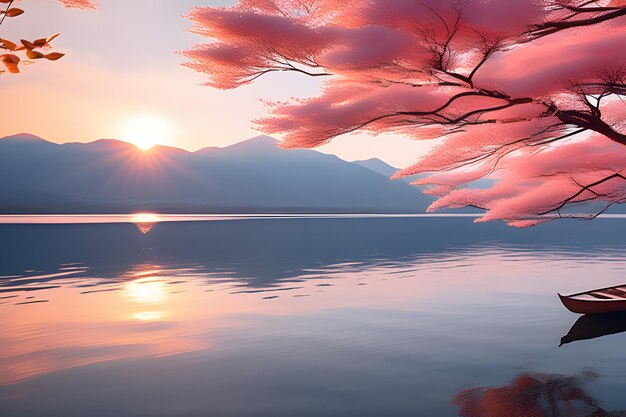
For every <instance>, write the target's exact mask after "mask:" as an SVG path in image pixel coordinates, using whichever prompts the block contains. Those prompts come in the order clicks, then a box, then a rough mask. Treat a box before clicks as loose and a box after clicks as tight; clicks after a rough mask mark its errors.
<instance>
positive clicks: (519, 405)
mask: <svg viewBox="0 0 626 417" xmlns="http://www.w3.org/2000/svg"><path fill="white" fill-rule="evenodd" d="M596 378H597V375H596V374H595V373H593V372H590V371H588V372H584V373H582V374H580V375H576V376H565V375H550V374H542V373H522V374H520V375H518V376H517V377H516V378H515V379H514V380H513V381H512V382H511V384H509V385H507V386H503V387H492V388H472V389H468V390H464V391H461V392H460V393H459V394H457V395H456V397H455V398H454V400H453V403H454V404H456V405H457V406H459V407H460V410H459V415H460V416H463V417H505V416H524V417H545V416H550V417H602V416H604V417H609V416H615V417H617V416H624V415H626V411H614V412H608V411H606V410H604V409H603V408H601V407H600V406H599V401H598V400H597V399H596V398H594V397H593V396H591V394H589V393H588V392H587V390H586V389H585V385H586V384H588V383H589V382H591V381H593V380H595V379H596Z"/></svg>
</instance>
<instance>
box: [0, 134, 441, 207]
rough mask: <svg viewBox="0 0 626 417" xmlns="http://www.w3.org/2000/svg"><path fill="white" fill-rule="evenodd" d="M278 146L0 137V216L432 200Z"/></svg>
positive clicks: (370, 170)
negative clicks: (144, 145)
mask: <svg viewBox="0 0 626 417" xmlns="http://www.w3.org/2000/svg"><path fill="white" fill-rule="evenodd" d="M277 143H278V142H277V141H276V140H275V139H273V138H271V137H268V136H259V137H256V138H252V139H249V140H246V141H244V142H241V143H237V144H235V145H232V146H229V147H226V148H205V149H201V150H199V151H196V152H187V151H185V150H182V149H178V148H172V147H166V146H156V147H154V148H153V149H151V150H150V151H149V152H144V151H141V150H139V149H138V148H136V147H135V146H134V145H131V144H129V143H126V142H122V141H118V140H113V139H102V140H98V141H95V142H91V143H67V144H63V145H59V144H55V143H51V142H48V141H46V140H44V139H41V138H39V137H36V136H33V135H29V134H19V135H15V136H10V137H6V138H2V139H0V212H4V213H45V212H47V213H59V212H65V213H86V212H102V213H110V212H127V211H129V210H132V211H136V210H158V211H164V212H198V213H202V212H206V213H211V212H220V211H222V212H224V211H228V212H253V211H267V212H392V213H393V212H423V211H424V210H425V208H426V207H427V206H428V205H429V204H430V202H431V201H432V198H430V197H427V196H424V195H422V194H421V193H420V192H419V190H417V189H415V188H414V187H411V186H409V185H408V184H406V183H405V182H403V181H391V180H389V179H388V175H386V174H383V173H382V172H379V171H378V170H377V169H375V167H368V166H367V165H365V166H361V164H358V163H350V162H346V161H343V160H341V159H339V158H337V157H336V156H332V155H326V154H323V153H320V152H316V151H312V150H283V149H280V148H279V147H278V146H277ZM380 162H381V163H383V162H382V161H380ZM383 164H384V163H383ZM390 168H391V169H393V168H392V167H390Z"/></svg>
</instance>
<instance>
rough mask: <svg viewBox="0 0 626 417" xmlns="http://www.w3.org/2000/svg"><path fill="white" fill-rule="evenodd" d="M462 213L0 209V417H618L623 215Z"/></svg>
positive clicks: (625, 245) (625, 367) (623, 383)
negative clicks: (500, 219)
mask: <svg viewBox="0 0 626 417" xmlns="http://www.w3.org/2000/svg"><path fill="white" fill-rule="evenodd" d="M29 219H30V220H29ZM163 220H169V221H165V222H164V221H163ZM472 220H473V219H472V218H471V217H450V216H332V215H329V216H299V215H294V216H284V217H283V216H265V215H245V216H244V215H242V216H228V215H224V216H219V215H218V216H208V217H202V216H200V217H194V216H176V217H171V218H168V217H167V216H166V217H162V216H161V217H158V216H157V217H154V216H143V217H128V216H126V217H124V216H122V217H119V216H118V217H116V216H113V217H111V216H100V217H98V218H94V217H93V216H92V217H89V216H87V217H85V216H77V217H76V216H75V217H59V216H47V217H29V218H23V217H20V218H15V217H13V218H9V217H4V218H0V222H4V224H0V316H1V317H2V320H1V321H0V416H3V417H4V416H7V417H22V416H24V417H26V416H28V417H37V416H46V417H57V416H58V417H61V416H62V417H71V416H77V417H78V416H80V417H84V416H90V417H94V416H95V417H99V416H122V417H124V416H133V417H134V416H177V417H178V416H183V417H187V416H189V417H192V416H193V417H196V416H198V417H200V416H246V417H247V416H255V417H256V416H262V417H265V416H268V417H269V416H272V417H274V416H294V417H307V416H311V417H313V416H377V417H378V416H412V417H415V416H426V417H430V416H457V415H463V416H470V417H475V416H486V417H490V416H505V415H524V416H533V415H537V416H540V415H553V416H561V415H563V416H590V415H591V414H592V413H594V412H596V413H598V414H594V415H598V416H599V415H607V416H608V415H615V416H617V415H622V414H621V413H620V412H619V410H626V400H625V399H624V395H623V393H624V390H626V378H624V376H626V361H624V351H625V347H626V333H621V330H626V318H624V325H623V326H622V325H621V322H619V318H617V319H615V318H614V319H615V320H618V323H617V324H616V323H613V327H612V329H613V331H611V332H610V333H615V334H613V335H606V336H604V337H596V338H589V339H588V340H575V339H576V338H574V340H572V338H571V337H570V338H569V339H568V338H566V339H565V342H568V343H565V344H563V345H562V346H559V345H560V344H561V338H562V337H563V336H565V335H566V334H567V333H568V332H570V328H572V326H574V323H576V326H574V327H575V329H572V330H573V334H574V333H575V334H577V335H580V334H582V335H586V334H590V333H594V331H596V333H597V330H598V328H600V327H602V326H599V327H598V326H596V325H592V326H591V327H590V325H589V322H588V321H585V319H584V318H583V319H581V320H582V321H580V320H579V321H578V322H577V320H578V319H579V316H577V315H574V314H572V313H569V312H568V311H566V310H565V309H564V308H563V306H562V305H561V303H560V302H559V300H558V298H557V296H556V294H557V293H558V292H560V293H564V294H568V293H573V292H578V291H583V290H586V289H591V288H599V287H605V286H611V285H616V284H622V283H626V258H625V257H624V253H625V251H626V240H625V239H624V231H626V219H621V218H604V219H597V220H595V221H593V222H585V221H562V222H554V223H550V224H545V225H542V226H538V227H535V228H531V229H524V230H519V229H512V228H507V227H506V226H504V225H502V224H499V223H489V224H474V223H473V222H472ZM25 221H26V222H29V223H33V224H19V223H24V222H25ZM133 221H134V222H135V223H136V224H133V223H131V222H133ZM609 327H610V326H609ZM622 327H623V329H622ZM595 336H602V334H599V335H598V334H595ZM535 410H544V411H541V412H539V411H535ZM545 410H550V412H551V413H552V414H547V413H546V411H545ZM609 412H611V414H609ZM533 413H534V414H533ZM601 413H605V414H601Z"/></svg>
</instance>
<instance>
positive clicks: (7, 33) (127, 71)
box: [0, 0, 429, 166]
mask: <svg viewBox="0 0 626 417" xmlns="http://www.w3.org/2000/svg"><path fill="white" fill-rule="evenodd" d="M233 3H235V2H234V1H216V0H213V1H211V0H177V1H170V2H159V3H158V4H159V6H158V7H155V2H154V1H152V0H133V1H130V2H129V1H123V0H105V1H101V2H100V7H99V9H98V10H96V11H81V10H68V9H64V8H63V7H62V6H61V5H60V4H58V3H57V2H52V1H32V0H25V1H24V2H22V3H21V6H20V7H22V8H23V9H25V10H26V13H25V14H24V15H22V16H20V17H19V18H15V19H11V20H7V22H5V24H3V26H2V33H1V34H0V36H1V37H3V38H9V39H13V40H19V39H20V38H27V39H29V38H30V39H34V38H39V37H42V36H49V35H51V34H54V33H56V32H61V34H62V35H61V37H59V38H58V39H56V40H55V41H54V43H53V44H54V47H55V50H58V51H62V52H64V53H66V54H67V56H66V57H64V58H63V59H61V60H59V61H57V62H54V63H50V62H37V65H33V66H30V67H29V66H24V67H23V68H22V71H23V73H22V74H20V75H4V76H3V77H2V86H3V95H4V97H11V98H12V99H11V100H6V99H5V100H3V101H2V102H1V103H0V110H1V111H2V114H3V115H4V123H2V124H1V125H0V136H6V135H10V134H15V133H18V132H28V133H33V134H36V135H39V136H41V137H43V138H45V139H48V140H51V141H55V142H59V143H63V142H89V141H93V140H97V139H101V138H115V139H122V140H129V141H133V142H137V139H136V138H135V137H132V136H133V134H136V130H137V127H133V126H136V125H137V124H139V125H140V127H139V129H140V130H141V126H144V125H146V124H148V125H150V123H151V122H150V121H154V123H152V130H156V131H157V132H158V136H160V140H159V141H160V142H164V144H166V145H171V146H176V147H182V148H185V149H188V150H196V149H200V148H203V147H208V146H220V147H221V146H226V145H229V144H232V143H235V142H239V141H241V140H244V139H247V138H249V137H252V136H256V135H258V134H260V133H259V132H258V131H256V130H254V125H253V123H252V120H254V119H256V118H258V117H261V116H263V115H264V114H265V108H264V105H263V104H262V103H261V102H260V100H261V99H270V100H282V99H288V98H290V97H294V96H298V97H305V96H311V95H317V92H318V91H319V87H320V84H319V81H318V80H314V79H310V78H307V77H306V76H301V75H295V74H278V75H275V76H267V77H266V78H264V79H261V80H259V82H257V83H255V84H253V85H251V86H246V87H242V88H239V89H237V90H231V91H221V90H216V89H213V88H210V87H204V86H200V84H201V83H202V82H203V81H204V77H203V76H202V75H200V74H197V73H195V72H193V71H191V70H189V69H187V68H184V67H182V66H181V65H180V64H181V63H182V62H184V58H183V57H181V56H180V55H178V54H177V53H176V52H177V51H181V50H184V49H187V48H189V47H190V46H191V45H193V43H194V42H202V38H200V37H198V36H196V35H193V34H190V33H188V32H187V29H189V28H190V26H191V24H190V23H189V22H188V21H187V20H186V19H184V18H183V17H182V16H183V15H184V14H185V13H187V12H188V11H189V10H190V8H191V7H193V6H196V5H200V6H223V5H229V4H233ZM146 119H147V120H148V122H145V120H146ZM148 130H150V129H148ZM357 144H358V146H355V145H357ZM428 146H429V145H428V144H427V143H424V142H422V143H419V142H414V141H411V140H409V139H405V138H399V137H389V136H387V137H385V136H379V137H377V138H370V137H368V136H367V135H359V136H347V137H345V138H341V139H339V140H337V141H335V142H334V143H333V144H331V145H326V146H324V147H322V148H320V150H322V151H324V152H328V153H335V154H337V155H338V156H340V157H342V158H344V159H347V160H355V159H365V158H370V157H373V156H377V157H380V158H381V159H384V160H386V161H387V162H389V163H391V164H393V165H395V166H406V165H409V164H411V163H413V162H414V161H415V160H416V158H417V157H418V156H419V155H420V154H422V153H423V152H424V150H425V149H427V148H428Z"/></svg>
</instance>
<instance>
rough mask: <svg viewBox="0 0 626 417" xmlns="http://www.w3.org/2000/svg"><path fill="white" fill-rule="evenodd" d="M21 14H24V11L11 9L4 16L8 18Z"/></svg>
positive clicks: (15, 8) (16, 8)
mask: <svg viewBox="0 0 626 417" xmlns="http://www.w3.org/2000/svg"><path fill="white" fill-rule="evenodd" d="M22 13H24V10H22V9H20V8H18V7H11V8H10V9H9V10H7V11H6V12H5V13H4V14H6V15H7V16H9V17H15V16H19V15H21V14H22Z"/></svg>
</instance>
